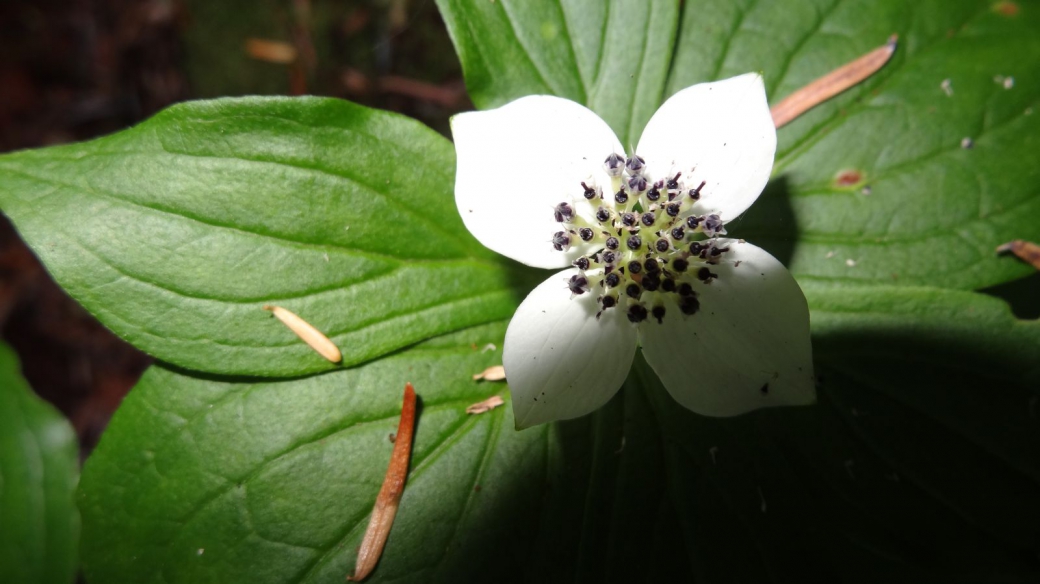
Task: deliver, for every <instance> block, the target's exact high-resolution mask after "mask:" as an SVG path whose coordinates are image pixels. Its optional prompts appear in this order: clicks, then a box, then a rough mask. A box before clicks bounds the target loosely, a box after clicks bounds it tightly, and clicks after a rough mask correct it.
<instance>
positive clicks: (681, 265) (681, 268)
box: [672, 258, 690, 274]
mask: <svg viewBox="0 0 1040 584" xmlns="http://www.w3.org/2000/svg"><path fill="white" fill-rule="evenodd" d="M689 267H690V262H688V261H686V260H684V259H683V258H675V259H674V260H672V269H673V270H675V271H676V272H679V273H680V274H681V273H683V272H685V271H686V268H689Z"/></svg>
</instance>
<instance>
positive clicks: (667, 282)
mask: <svg viewBox="0 0 1040 584" xmlns="http://www.w3.org/2000/svg"><path fill="white" fill-rule="evenodd" d="M661 290H664V291H665V292H675V280H673V279H671V278H665V279H664V280H661Z"/></svg>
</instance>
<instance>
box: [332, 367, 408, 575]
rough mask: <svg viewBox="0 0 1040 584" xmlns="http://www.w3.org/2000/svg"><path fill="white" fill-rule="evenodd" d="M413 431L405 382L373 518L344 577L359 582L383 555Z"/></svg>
mask: <svg viewBox="0 0 1040 584" xmlns="http://www.w3.org/2000/svg"><path fill="white" fill-rule="evenodd" d="M414 431H415V388H413V387H412V384H411V383H406V384H405V385H404V404H403V405H402V406H401V421H400V422H398V424H397V439H396V440H394V451H393V453H391V454H390V465H389V466H388V467H387V469H386V478H384V479H383V487H382V488H381V489H379V495H377V496H376V504H375V506H374V507H372V517H371V518H370V519H369V520H368V528H367V529H365V537H364V539H362V540H361V548H360V549H359V550H358V557H357V563H356V564H355V565H354V574H353V575H352V576H347V580H350V581H352V582H359V581H361V580H364V579H365V578H367V577H368V575H369V574H371V573H372V570H373V569H375V567H376V564H377V563H378V562H379V557H380V556H382V555H383V547H385V546H386V538H387V537H389V535H390V527H391V526H393V524H394V517H395V516H396V515H397V506H398V504H399V503H400V502H401V493H403V492H404V482H405V479H406V478H407V477H408V460H409V458H410V457H411V455H412V435H413V433H414Z"/></svg>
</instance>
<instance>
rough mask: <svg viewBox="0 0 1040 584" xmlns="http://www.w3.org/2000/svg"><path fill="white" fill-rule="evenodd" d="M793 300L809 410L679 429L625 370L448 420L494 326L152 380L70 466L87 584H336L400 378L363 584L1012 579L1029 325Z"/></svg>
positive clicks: (1026, 528)
mask: <svg viewBox="0 0 1040 584" xmlns="http://www.w3.org/2000/svg"><path fill="white" fill-rule="evenodd" d="M808 296H809V297H810V300H811V302H812V303H813V304H814V305H815V306H816V307H817V309H816V311H815V312H814V313H813V327H814V344H815V347H816V355H817V358H816V362H817V363H816V364H817V372H818V375H819V393H820V402H819V403H818V404H816V405H814V406H811V407H805V408H776V409H771V410H764V411H759V412H756V413H754V414H752V415H747V416H742V417H738V418H727V419H713V418H703V417H699V416H697V415H695V414H692V413H690V412H688V411H686V410H683V409H682V408H680V407H679V406H677V405H676V404H675V402H673V401H672V400H671V398H670V397H669V396H668V394H667V393H666V392H665V391H664V389H663V388H662V387H661V385H660V383H659V382H658V381H657V379H656V377H655V376H654V374H653V372H652V371H651V370H650V368H649V367H648V366H647V365H646V363H645V362H644V361H643V360H642V359H641V358H638V359H637V363H636V366H635V368H634V369H633V372H632V375H631V376H630V377H629V379H628V381H627V382H626V384H625V387H624V388H623V389H622V391H621V392H620V393H619V395H618V396H617V397H616V398H615V399H614V400H612V401H611V402H610V404H608V405H607V406H606V407H605V408H603V409H601V410H599V411H597V412H596V413H594V414H592V415H590V416H586V417H584V418H580V419H578V420H573V421H570V422H565V423H559V424H553V425H547V426H539V427H536V428H533V429H529V430H525V431H522V432H516V431H514V430H513V429H512V424H511V421H512V413H511V411H510V410H509V409H508V403H507V406H506V407H503V408H499V409H496V410H493V411H492V412H489V413H486V414H482V415H478V416H467V415H466V414H465V413H464V409H465V407H466V405H468V404H470V403H473V402H476V401H478V400H482V399H484V398H486V397H487V396H489V395H492V394H499V395H503V396H504V397H506V398H508V394H507V392H506V391H505V386H504V385H501V384H488V383H479V382H474V381H472V380H471V379H470V373H475V372H477V371H481V370H482V369H483V368H484V367H486V366H488V365H491V364H495V363H497V362H499V360H500V353H498V352H497V351H494V352H491V351H488V352H482V351H480V350H476V349H474V346H476V347H481V346H482V345H484V344H485V343H488V342H493V343H498V342H499V341H500V339H501V337H502V334H503V331H504V325H503V324H501V323H500V324H497V325H493V326H486V327H482V328H477V329H470V330H466V331H461V332H459V333H456V334H454V335H451V336H449V337H444V338H439V339H434V340H432V341H429V342H427V343H424V344H422V345H419V346H417V347H415V348H413V349H409V350H406V351H403V352H401V353H399V354H397V355H394V356H390V357H387V358H385V359H382V360H379V361H375V362H372V363H368V364H366V365H363V366H361V367H358V368H355V369H352V370H347V371H340V372H334V373H329V374H325V375H321V376H316V377H309V378H306V379H300V380H286V381H278V382H250V381H245V380H243V381H240V382H233V381H229V380H216V379H203V378H199V377H192V376H188V375H184V374H180V373H177V372H174V371H171V370H168V369H164V368H162V367H155V368H153V369H152V370H150V371H149V372H148V374H147V375H146V376H145V378H144V379H143V380H142V382H141V384H140V386H139V387H137V388H136V389H135V390H134V391H133V392H131V394H130V395H129V397H128V398H127V400H126V402H125V403H124V406H123V408H122V409H120V411H119V412H118V413H117V414H116V416H115V418H114V419H113V422H112V425H111V426H110V428H109V430H108V432H107V433H106V434H105V436H104V437H103V438H102V441H101V444H100V446H99V448H98V450H97V451H96V453H95V455H94V456H93V457H92V458H91V459H90V460H89V461H88V464H87V467H86V470H85V474H84V478H83V486H82V488H81V496H82V500H81V502H82V509H83V513H84V518H85V519H84V520H85V537H84V546H85V549H84V555H85V561H84V563H85V566H86V573H87V576H88V579H89V580H90V581H91V582H92V584H105V583H108V582H111V583H115V582H124V581H134V582H143V583H147V582H167V583H174V582H226V581H250V582H258V583H263V582H279V583H284V582H309V583H315V582H328V583H333V582H342V581H343V577H344V576H345V575H346V574H348V573H350V572H351V571H352V568H353V561H354V558H355V556H356V548H357V546H358V544H359V542H360V539H361V537H362V533H363V531H364V528H365V525H366V521H367V514H368V513H369V511H370V509H371V505H372V503H373V500H374V498H375V495H376V492H377V491H378V490H379V487H380V484H381V481H382V477H383V473H384V471H385V468H386V464H387V461H388V459H389V456H390V451H391V448H392V445H391V444H390V442H389V441H388V439H387V435H388V434H389V433H391V432H394V431H395V428H396V423H397V416H398V412H399V408H400V396H401V389H402V386H403V384H404V381H406V380H411V381H413V382H414V383H415V386H416V388H417V390H418V393H419V394H420V397H421V399H422V400H423V409H422V415H421V417H420V420H419V422H418V430H417V437H416V443H415V450H414V454H413V460H412V470H411V474H410V476H409V482H408V485H407V486H406V488H405V491H404V497H403V499H402V502H401V507H400V512H399V514H398V516H397V522H396V523H395V525H394V528H393V530H392V531H391V535H390V540H389V542H388V544H387V547H386V550H385V553H384V555H383V558H382V560H381V562H380V564H379V566H378V567H377V569H376V571H375V573H374V574H373V577H372V579H371V581H372V582H383V581H395V582H402V581H406V582H448V581H451V582H466V581H487V580H494V581H496V582H497V581H504V582H521V581H524V582H545V581H564V580H566V581H603V580H611V581H647V582H659V581H694V580H697V581H700V580H705V581H726V582H765V581H781V582H787V581H841V582H864V583H866V582H878V581H893V580H897V581H907V580H911V579H913V580H915V581H964V582H972V581H980V580H986V579H991V578H992V575H993V574H1000V575H1001V578H1002V581H1006V582H1029V581H1035V578H1036V577H1037V576H1038V575H1040V558H1037V556H1036V554H1035V552H1036V550H1037V549H1038V548H1040V508H1038V507H1037V506H1036V504H1035V502H1036V500H1037V497H1038V496H1040V464H1038V461H1040V424H1037V419H1038V417H1040V405H1038V401H1040V392H1038V391H1037V388H1038V387H1040V363H1038V362H1037V360H1036V358H1035V356H1036V355H1037V354H1038V353H1040V323H1037V322H1024V321H1018V320H1015V319H1014V318H1013V317H1011V315H1010V314H1009V313H1008V311H1007V308H1006V306H1004V305H1003V304H1002V303H1001V302H999V301H996V300H993V299H990V298H987V297H985V296H981V295H977V294H974V293H966V292H956V291H942V290H934V289H921V288H887V289H877V288H873V287H872V288H863V289H857V288H849V289H845V290H834V289H830V288H819V289H817V288H811V289H810V290H808ZM951 364H953V365H951ZM706 378H707V379H706V380H705V381H706V382H710V373H706ZM806 550H811V553H807V551H806Z"/></svg>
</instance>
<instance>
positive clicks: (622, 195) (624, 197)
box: [614, 187, 628, 205]
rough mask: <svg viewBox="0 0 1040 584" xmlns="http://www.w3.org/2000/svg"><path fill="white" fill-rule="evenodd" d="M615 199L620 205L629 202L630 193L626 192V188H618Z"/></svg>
mask: <svg viewBox="0 0 1040 584" xmlns="http://www.w3.org/2000/svg"><path fill="white" fill-rule="evenodd" d="M614 200H615V201H617V202H618V204H620V205H624V204H625V203H627V202H628V193H626V192H625V188H624V187H622V188H620V189H618V192H616V193H614Z"/></svg>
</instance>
